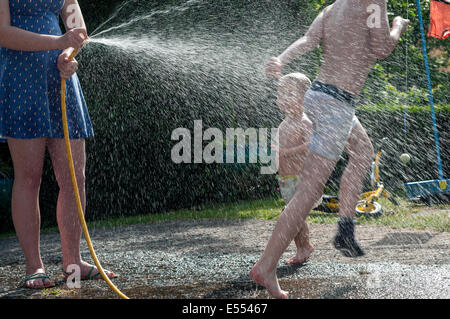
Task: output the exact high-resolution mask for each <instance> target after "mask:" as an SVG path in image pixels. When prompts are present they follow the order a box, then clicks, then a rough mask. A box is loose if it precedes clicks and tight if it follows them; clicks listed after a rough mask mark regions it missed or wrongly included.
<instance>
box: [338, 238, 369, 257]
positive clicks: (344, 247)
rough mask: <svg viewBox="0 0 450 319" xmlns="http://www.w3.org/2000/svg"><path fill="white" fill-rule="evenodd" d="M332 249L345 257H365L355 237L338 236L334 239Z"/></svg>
mask: <svg viewBox="0 0 450 319" xmlns="http://www.w3.org/2000/svg"><path fill="white" fill-rule="evenodd" d="M334 247H335V248H336V249H337V250H339V251H340V252H341V253H342V254H343V255H344V256H345V257H360V256H364V255H365V253H364V250H363V249H362V248H361V246H360V245H359V243H358V241H357V240H356V238H355V237H345V236H342V235H340V234H338V235H336V237H335V238H334Z"/></svg>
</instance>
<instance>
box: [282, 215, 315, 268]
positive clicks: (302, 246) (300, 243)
mask: <svg viewBox="0 0 450 319" xmlns="http://www.w3.org/2000/svg"><path fill="white" fill-rule="evenodd" d="M300 227H301V228H300V231H299V232H298V234H297V235H296V236H295V238H294V242H295V246H296V248H297V251H296V254H295V256H293V257H291V258H289V259H288V260H286V262H285V264H286V265H292V264H302V263H304V262H306V261H307V260H308V259H309V257H310V256H311V254H312V253H313V251H314V246H313V245H312V244H311V242H310V241H309V228H308V224H307V223H306V221H303V222H302V223H301V226H300Z"/></svg>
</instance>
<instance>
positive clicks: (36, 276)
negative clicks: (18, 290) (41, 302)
mask: <svg viewBox="0 0 450 319" xmlns="http://www.w3.org/2000/svg"><path fill="white" fill-rule="evenodd" d="M54 286H55V284H54V283H53V282H52V281H51V280H50V278H49V277H48V276H47V275H46V274H45V270H44V269H43V268H38V269H35V270H34V271H27V274H26V278H25V279H24V280H23V287H25V288H30V289H45V288H50V287H54Z"/></svg>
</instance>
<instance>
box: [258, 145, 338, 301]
mask: <svg viewBox="0 0 450 319" xmlns="http://www.w3.org/2000/svg"><path fill="white" fill-rule="evenodd" d="M335 164H336V161H332V160H329V159H326V158H324V157H322V156H320V155H318V154H316V153H314V152H311V151H310V152H309V153H308V155H307V157H306V159H305V166H304V170H303V175H302V180H304V181H308V183H303V184H300V185H299V187H297V190H296V192H295V194H294V196H293V198H292V199H291V201H290V202H289V204H288V205H287V206H286V209H285V210H284V212H283V214H282V215H281V216H280V218H279V219H278V221H277V224H276V225H275V229H274V231H273V233H272V236H271V237H270V239H269V242H268V244H267V246H266V249H265V250H264V253H263V255H262V256H261V258H260V259H259V261H258V262H257V263H256V264H255V265H254V266H253V268H252V270H251V271H250V277H251V279H252V280H254V281H255V282H257V283H258V284H260V285H262V286H265V287H266V288H267V290H268V291H269V293H270V294H271V295H272V296H274V297H275V298H288V293H287V292H286V291H283V290H281V288H280V285H279V283H278V278H277V276H276V267H277V264H278V261H279V259H280V257H281V255H282V254H283V252H284V251H285V250H286V248H287V247H288V245H289V244H290V242H291V241H292V240H293V239H294V237H295V236H296V235H297V234H298V233H299V231H300V227H301V226H302V225H303V222H304V221H305V219H306V217H307V215H308V213H309V211H310V210H311V209H312V207H313V205H314V203H315V202H316V201H317V200H318V199H319V198H320V196H321V195H322V193H323V189H324V187H325V184H326V182H327V180H328V178H329V177H330V175H331V173H332V171H333V169H334V166H335Z"/></svg>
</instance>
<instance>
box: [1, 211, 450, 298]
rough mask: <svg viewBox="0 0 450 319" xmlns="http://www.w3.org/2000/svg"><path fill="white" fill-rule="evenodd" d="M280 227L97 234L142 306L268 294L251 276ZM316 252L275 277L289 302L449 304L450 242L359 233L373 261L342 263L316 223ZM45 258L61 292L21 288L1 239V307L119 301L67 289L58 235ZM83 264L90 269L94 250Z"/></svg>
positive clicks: (143, 228)
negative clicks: (9, 301)
mask: <svg viewBox="0 0 450 319" xmlns="http://www.w3.org/2000/svg"><path fill="white" fill-rule="evenodd" d="M274 225H275V222H274V221H262V220H224V219H217V220H214V219H203V220H187V221H182V220H180V221H164V222H155V223H148V224H140V225H132V226H121V227H115V228H104V229H93V230H90V233H91V237H92V240H93V243H94V247H95V249H96V253H97V256H98V258H99V259H100V261H101V263H102V265H103V267H104V268H106V269H110V270H113V271H114V272H116V273H118V274H119V278H117V279H114V280H113V282H114V284H115V285H116V286H117V287H118V288H119V289H120V290H121V291H122V292H123V293H125V294H126V295H127V296H128V297H130V298H139V299H147V298H151V299H197V298H206V299H260V298H268V297H269V295H268V294H267V291H266V290H265V289H264V288H263V287H260V286H258V285H256V284H254V283H253V282H252V281H250V279H249V277H248V273H249V271H250V269H251V267H252V266H253V264H254V263H255V262H256V261H257V260H258V258H259V257H260V255H261V253H262V251H263V249H264V247H265V245H266V243H267V241H268V239H269V237H270V234H271V232H272V230H273V227H274ZM309 226H310V232H311V242H312V244H313V245H314V246H315V251H314V253H313V254H312V256H311V259H310V261H309V262H307V263H305V264H303V265H300V266H286V265H284V263H283V262H284V260H286V259H287V258H288V257H290V256H291V255H292V254H293V252H294V251H295V250H294V248H295V246H294V245H293V244H291V246H290V247H289V248H288V250H287V251H286V253H285V254H284V255H283V257H282V259H281V261H280V264H279V267H278V277H279V279H280V284H281V286H282V288H283V289H285V290H288V291H290V297H291V298H311V299H321V298H325V299H334V298H358V299H361V298H362V299H367V298H370V299H383V298H396V299H397V298H401V299H410V298H427V299H428V298H432V299H448V298H449V297H450V258H449V248H450V234H449V233H446V232H428V231H419V230H411V229H391V228H388V227H380V226H379V227H368V226H357V237H358V238H359V240H360V242H361V244H362V246H363V247H364V248H365V250H366V256H363V257H360V258H357V259H353V258H346V257H344V256H342V255H341V254H340V253H339V252H338V251H336V250H335V249H334V248H333V247H332V244H331V241H332V238H333V235H334V232H335V225H320V224H309ZM41 252H42V255H43V261H44V264H45V266H46V270H47V273H48V275H49V276H50V277H51V279H52V280H53V281H54V282H56V283H57V286H56V288H53V289H50V290H44V291H34V290H29V289H23V288H19V286H20V284H21V280H22V279H23V276H24V258H23V255H22V252H21V249H20V246H19V244H18V242H17V240H16V239H15V238H8V239H2V240H0V283H1V284H0V298H31V299H35V298H38V299H41V298H46V299H47V298H69V299H72V298H76V299H79V298H102V299H103V298H118V297H117V296H116V295H115V294H114V293H113V292H112V291H111V290H110V288H109V287H108V286H107V285H106V283H105V282H103V281H102V280H98V281H82V282H81V288H80V289H69V288H68V287H67V285H66V284H65V282H64V281H63V280H62V276H61V272H60V268H61V263H62V261H61V246H60V243H59V235H58V234H57V233H53V234H42V236H41ZM82 255H83V258H85V260H86V261H89V262H91V261H92V260H91V258H90V255H89V251H88V249H87V245H86V244H85V243H84V242H83V244H82Z"/></svg>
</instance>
